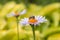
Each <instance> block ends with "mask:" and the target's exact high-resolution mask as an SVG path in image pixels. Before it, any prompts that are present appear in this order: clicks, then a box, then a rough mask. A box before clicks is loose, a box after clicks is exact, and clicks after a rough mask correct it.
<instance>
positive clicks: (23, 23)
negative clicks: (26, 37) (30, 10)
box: [20, 18, 28, 25]
mask: <svg viewBox="0 0 60 40" xmlns="http://www.w3.org/2000/svg"><path fill="white" fill-rule="evenodd" d="M20 24H21V25H26V24H28V18H24V19H22V20H21V21H20Z"/></svg>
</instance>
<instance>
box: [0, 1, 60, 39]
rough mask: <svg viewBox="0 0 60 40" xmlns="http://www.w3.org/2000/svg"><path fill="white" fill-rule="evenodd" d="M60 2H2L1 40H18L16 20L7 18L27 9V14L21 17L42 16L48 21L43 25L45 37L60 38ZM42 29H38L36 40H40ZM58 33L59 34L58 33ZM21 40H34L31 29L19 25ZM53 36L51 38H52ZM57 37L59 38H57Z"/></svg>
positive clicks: (0, 3) (0, 4) (0, 15)
mask: <svg viewBox="0 0 60 40" xmlns="http://www.w3.org/2000/svg"><path fill="white" fill-rule="evenodd" d="M59 2H60V1H59V0H3V1H2V0H0V40H17V30H16V29H17V28H16V27H17V24H16V18H15V17H10V18H7V17H6V15H7V14H9V13H10V12H12V11H16V10H19V11H21V10H23V9H25V8H26V9H27V13H26V14H25V15H22V16H21V17H19V20H20V19H21V18H25V17H29V16H31V15H42V16H45V17H46V18H47V19H48V22H47V23H46V24H42V25H41V26H40V27H43V35H44V37H45V38H46V37H47V38H48V40H51V38H54V35H58V37H60V3H59ZM40 27H36V31H35V32H36V40H40ZM56 32H57V33H56ZM19 33H20V40H33V35H32V30H31V27H30V26H29V25H28V26H26V27H22V26H21V25H20V24H19ZM50 35H51V36H50ZM55 37H57V36H55Z"/></svg>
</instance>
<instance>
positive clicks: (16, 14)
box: [7, 9, 26, 17]
mask: <svg viewBox="0 0 60 40" xmlns="http://www.w3.org/2000/svg"><path fill="white" fill-rule="evenodd" d="M25 13H26V9H24V10H23V11H22V12H19V13H18V12H17V11H16V12H11V13H9V14H8V15H7V17H12V16H19V15H23V14H25Z"/></svg>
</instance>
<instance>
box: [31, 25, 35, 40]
mask: <svg viewBox="0 0 60 40" xmlns="http://www.w3.org/2000/svg"><path fill="white" fill-rule="evenodd" d="M32 31H33V37H34V40H35V29H34V25H33V26H32Z"/></svg>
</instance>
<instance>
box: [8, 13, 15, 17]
mask: <svg viewBox="0 0 60 40" xmlns="http://www.w3.org/2000/svg"><path fill="white" fill-rule="evenodd" d="M14 15H15V14H14V12H12V13H9V14H8V15H7V17H12V16H14Z"/></svg>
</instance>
